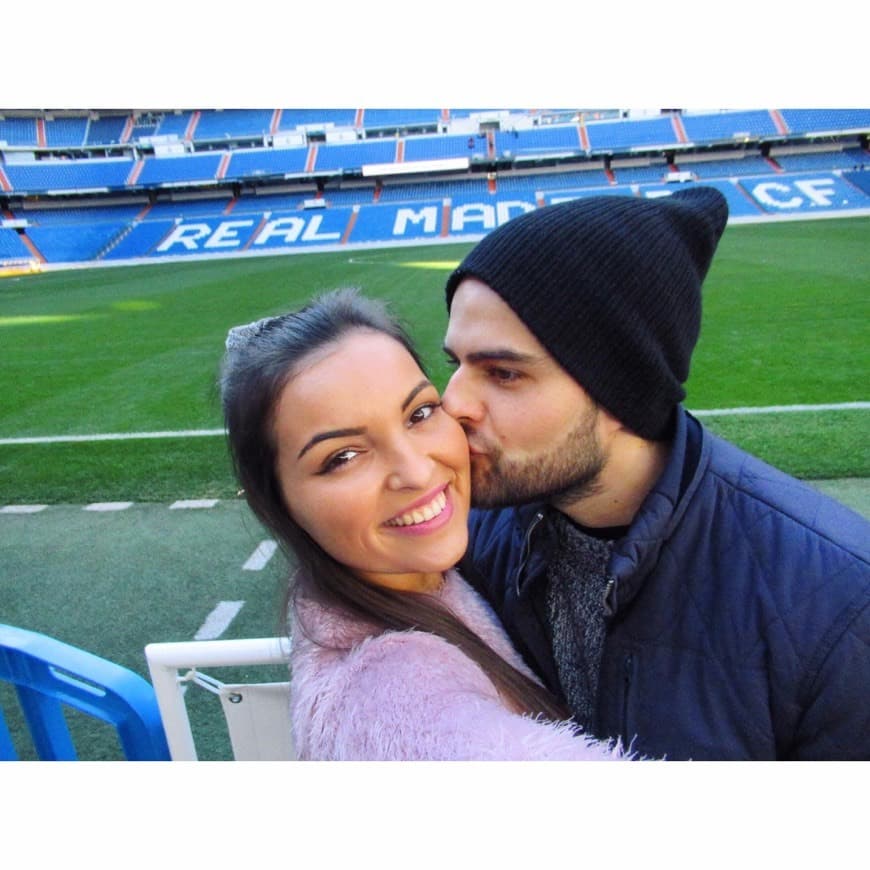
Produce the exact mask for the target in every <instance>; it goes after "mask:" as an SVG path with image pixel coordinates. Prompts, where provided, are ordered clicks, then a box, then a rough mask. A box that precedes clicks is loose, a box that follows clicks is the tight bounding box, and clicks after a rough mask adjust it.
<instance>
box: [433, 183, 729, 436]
mask: <svg viewBox="0 0 870 870" xmlns="http://www.w3.org/2000/svg"><path fill="white" fill-rule="evenodd" d="M727 221H728V205H727V202H726V200H725V197H724V196H723V195H722V194H721V193H720V192H719V191H718V190H715V189H714V188H711V187H691V188H688V189H685V190H680V191H678V192H676V193H674V194H672V195H670V196H665V197H659V198H655V199H646V198H641V197H634V196H610V195H607V196H593V197H586V198H581V199H576V200H573V201H571V202H564V203H560V204H558V205H551V206H545V207H543V208H540V209H536V210H535V211H532V212H529V213H527V214H524V215H522V216H520V217H516V218H513V219H512V220H510V221H508V222H507V223H505V224H503V225H502V226H500V227H499V228H498V229H495V230H493V231H492V232H491V233H489V234H488V235H487V236H486V237H485V238H484V239H483V240H482V241H480V242H479V243H478V244H477V245H476V246H475V247H474V249H473V250H472V251H471V252H470V253H469V254H468V256H467V257H466V258H465V259H464V260H463V261H462V263H460V265H459V267H458V268H457V269H456V271H455V272H453V273H452V274H451V275H450V277H449V278H448V280H447V308H448V311H449V309H450V305H451V303H452V301H453V294H454V293H455V291H456V288H457V287H458V286H459V284H460V282H461V281H462V280H463V279H465V278H477V279H478V280H480V281H482V282H483V283H484V284H486V285H488V286H489V287H490V288H491V289H492V290H494V291H495V292H496V293H498V294H499V296H501V297H502V299H504V301H505V302H507V303H508V305H510V307H511V308H512V309H513V310H514V312H515V313H516V314H517V315H518V316H519V318H520V320H522V321H523V323H524V324H525V325H526V327H527V328H528V329H529V330H530V331H531V332H532V333H533V334H534V335H535V337H536V338H537V339H538V341H540V342H541V344H542V345H543V346H544V347H545V348H546V349H547V350H548V351H549V352H550V353H551V354H552V355H553V357H554V358H555V359H556V360H557V361H558V362H559V364H560V365H561V366H562V367H563V368H564V369H565V370H566V371H567V372H568V373H569V374H570V375H571V376H572V377H573V378H574V379H575V380H576V381H577V382H578V383H579V384H580V385H581V386H582V387H583V389H584V390H586V392H587V393H589V395H590V396H592V398H593V399H594V400H595V401H596V402H598V403H599V404H600V405H602V406H603V407H604V408H606V409H607V410H608V411H609V412H610V413H611V414H613V415H614V416H615V417H616V418H617V419H618V420H620V421H621V422H622V423H623V424H625V425H626V426H627V427H628V428H629V429H631V430H633V431H634V432H636V433H637V434H638V435H640V436H642V437H643V438H649V439H652V440H656V439H660V438H665V437H667V436H668V434H669V429H670V425H671V421H672V417H673V411H674V408H675V407H676V405H677V404H678V403H679V402H681V401H682V400H683V399H684V398H685V395H686V393H685V390H684V389H683V386H682V385H683V383H684V382H685V381H686V379H687V378H688V376H689V363H690V361H691V356H692V351H693V349H694V347H695V343H696V342H697V340H698V333H699V331H700V328H701V284H702V282H703V281H704V278H705V276H706V274H707V270H708V269H709V268H710V262H711V260H712V259H713V253H714V251H715V250H716V245H717V244H718V242H719V239H720V238H721V236H722V233H723V231H724V230H725V224H726V223H727ZM494 337H495V336H494Z"/></svg>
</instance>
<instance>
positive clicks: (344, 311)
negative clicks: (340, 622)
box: [221, 289, 568, 719]
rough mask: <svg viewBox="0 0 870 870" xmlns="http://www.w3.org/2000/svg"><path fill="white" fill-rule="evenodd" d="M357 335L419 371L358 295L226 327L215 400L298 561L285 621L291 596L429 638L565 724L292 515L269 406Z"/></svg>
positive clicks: (464, 637)
mask: <svg viewBox="0 0 870 870" xmlns="http://www.w3.org/2000/svg"><path fill="white" fill-rule="evenodd" d="M357 330H368V331H375V332H379V333H383V334H385V335H388V336H390V337H391V338H394V339H395V340H396V341H398V342H399V343H400V344H401V345H402V346H403V347H404V348H405V349H406V350H407V351H408V353H409V354H411V356H412V357H413V358H414V360H415V361H416V363H417V364H418V365H419V366H420V369H421V370H423V365H422V362H421V360H420V357H419V355H418V354H417V352H416V350H415V349H414V346H413V344H412V342H411V340H410V338H409V337H408V334H407V332H406V331H405V330H404V328H403V327H402V325H401V324H400V323H399V322H398V321H397V320H396V319H395V318H394V317H393V316H392V315H391V314H390V313H389V312H388V310H387V308H386V306H385V305H384V304H383V303H381V302H378V301H376V300H373V299H369V298H366V297H364V296H362V295H360V294H359V293H358V292H357V291H356V290H355V289H345V290H336V291H332V292H331V293H327V294H324V295H322V296H320V297H319V298H317V299H315V300H314V301H313V302H312V303H311V304H309V305H308V306H306V307H305V308H303V309H302V310H300V311H298V312H295V313H291V314H285V315H281V316H278V317H271V318H266V319H264V320H262V321H259V322H258V323H256V324H252V325H250V326H247V327H242V328H240V329H237V330H232V331H231V334H230V336H229V338H228V340H227V353H226V356H225V358H224V363H223V369H222V373H221V398H222V403H223V410H224V419H225V422H226V427H227V433H228V439H229V447H230V453H231V456H232V459H233V464H234V467H235V471H236V475H237V477H238V480H239V483H240V484H241V486H242V488H243V489H244V494H245V498H246V499H247V502H248V504H249V506H250V507H251V509H252V511H253V512H254V514H255V515H256V516H257V517H258V518H259V520H260V521H261V522H262V523H263V524H264V525H265V526H266V527H267V528H268V529H270V530H271V532H272V533H273V534H274V535H275V537H276V538H277V539H278V541H279V542H280V543H281V545H282V547H283V548H284V550H285V551H287V552H288V553H289V554H292V556H293V557H295V560H296V563H297V565H298V568H297V570H296V572H295V574H294V578H293V581H292V582H291V584H289V585H288V594H287V598H286V600H285V610H284V613H285V615H286V614H287V612H288V608H289V607H290V606H292V604H293V601H294V598H295V597H296V596H297V595H302V596H305V597H309V598H313V599H315V600H317V601H319V602H322V603H323V604H326V605H327V606H332V607H337V608H339V609H340V610H342V611H344V612H346V613H347V614H349V615H351V616H353V617H356V618H359V619H360V620H362V621H364V622H367V623H373V624H375V625H378V626H382V627H383V628H384V629H393V630H399V631H402V630H408V629H416V630H418V631H427V632H430V633H432V634H436V635H438V636H440V637H442V638H444V639H445V640H447V641H448V642H450V643H452V644H454V645H456V646H458V647H459V648H460V649H461V650H462V651H463V652H465V654H466V655H468V656H469V657H470V658H471V659H472V660H473V661H475V662H476V663H477V664H478V665H479V666H480V667H481V668H482V669H483V670H484V672H485V673H486V674H487V675H488V676H489V678H490V679H491V680H492V681H493V682H494V683H495V685H496V687H497V688H498V689H499V690H500V692H501V693H502V694H503V695H504V696H506V697H507V698H508V699H509V700H510V701H511V702H512V703H513V704H514V706H516V707H517V708H518V709H520V710H522V711H523V712H527V713H531V714H542V715H544V716H545V717H547V718H550V719H564V718H567V716H568V714H567V711H566V710H565V709H564V708H562V707H561V706H560V705H559V704H558V703H557V702H556V700H555V699H554V698H553V697H552V696H551V695H550V693H549V692H547V690H546V689H544V688H543V687H541V686H540V685H539V684H538V683H536V682H535V681H534V680H531V679H529V678H528V677H527V676H526V675H525V674H523V673H521V672H520V671H518V670H517V669H516V668H514V667H512V666H511V665H510V664H508V663H507V662H506V661H505V660H504V659H502V658H501V656H499V655H498V654H497V653H496V652H494V651H493V650H492V649H491V648H490V647H489V646H487V644H485V643H484V642H483V641H482V640H481V639H480V638H479V637H478V636H477V635H476V634H475V633H474V632H472V631H471V630H470V629H469V628H468V627H467V626H466V625H465V624H464V623H463V622H462V621H461V620H460V619H458V618H457V617H456V616H455V615H454V614H453V613H452V612H450V611H449V610H448V609H447V608H446V607H445V606H444V605H442V604H441V603H440V602H439V601H438V600H437V599H436V598H434V597H432V596H430V595H425V594H420V593H410V592H400V591H396V590H392V589H388V588H386V587H381V586H377V585H375V584H372V583H368V582H365V581H363V580H361V579H360V578H359V577H357V576H356V575H355V574H354V573H353V572H352V571H350V569H348V568H347V567H346V566H344V565H343V564H341V563H339V562H337V561H336V560H335V559H333V558H332V557H331V556H330V555H329V554H328V553H326V552H325V551H324V550H323V548H322V547H320V545H319V544H317V543H316V542H315V541H314V540H313V539H312V538H311V537H310V536H309V535H308V534H307V533H306V532H305V531H304V530H303V529H302V528H300V526H299V525H297V523H296V522H294V520H293V519H292V518H291V516H290V511H289V510H288V505H287V504H286V502H285V499H284V495H283V493H282V490H281V486H280V483H279V481H278V476H277V473H276V468H277V458H278V456H277V445H276V443H275V438H274V433H273V424H274V416H273V415H274V408H275V405H276V402H277V400H278V398H279V396H280V394H281V391H282V390H283V388H284V386H285V385H286V384H287V383H288V381H289V380H290V379H291V378H292V377H294V375H295V374H296V373H297V371H298V368H299V365H300V364H301V363H302V362H303V361H304V360H305V358H306V357H308V355H309V354H311V353H312V352H313V351H314V350H316V349H318V348H320V347H323V346H324V345H327V344H331V343H334V342H336V341H338V340H339V339H341V337H342V336H344V335H346V334H348V333H350V332H354V331H357Z"/></svg>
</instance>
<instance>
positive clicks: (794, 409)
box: [691, 402, 870, 417]
mask: <svg viewBox="0 0 870 870" xmlns="http://www.w3.org/2000/svg"><path fill="white" fill-rule="evenodd" d="M867 410H870V402H841V403H840V404H830V405H768V406H767V407H764V408H752V407H749V408H713V409H712V410H709V411H691V413H692V414H693V415H694V416H695V417H739V416H742V415H744V414H799V413H801V412H803V411H867Z"/></svg>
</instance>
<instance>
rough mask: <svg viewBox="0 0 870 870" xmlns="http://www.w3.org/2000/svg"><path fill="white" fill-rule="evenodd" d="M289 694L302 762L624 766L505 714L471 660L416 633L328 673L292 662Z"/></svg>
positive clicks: (617, 755)
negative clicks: (600, 763)
mask: <svg viewBox="0 0 870 870" xmlns="http://www.w3.org/2000/svg"><path fill="white" fill-rule="evenodd" d="M310 664H312V665H313V664H314V663H313V662H312V663H310ZM300 669H301V670H300ZM292 695H293V722H294V732H295V735H294V736H295V741H296V747H297V751H298V752H299V755H300V757H301V758H309V759H315V760H316V759H321V760H326V759H332V760H430V761H438V760H464V761H486V760H499V761H520V760H529V761H573V760H577V761H580V760H582V761H593V760H596V761H601V760H628V756H626V755H625V754H624V753H623V752H622V751H621V749H620V748H619V747H616V746H611V745H609V744H604V743H600V742H596V741H593V740H591V739H586V738H584V737H582V736H576V735H575V731H574V730H573V729H572V727H571V726H570V725H569V724H567V723H552V722H545V721H543V720H536V719H533V718H531V717H529V716H522V715H518V714H515V713H513V712H511V711H510V710H509V709H507V708H506V707H505V706H504V705H503V704H502V702H501V701H500V699H499V697H498V694H497V693H496V690H495V687H494V686H493V684H492V682H491V681H490V680H489V679H488V678H487V677H486V675H485V674H484V673H483V671H482V670H481V669H480V668H479V667H478V666H477V665H476V664H475V663H474V662H472V661H471V660H470V659H468V658H467V657H466V656H465V655H464V654H463V653H462V652H461V651H460V650H458V649H457V648H456V647H454V646H452V645H451V644H449V643H447V642H446V641H444V640H443V639H441V638H438V637H435V636H432V635H428V634H425V633H422V632H389V633H386V634H382V635H379V636H377V637H373V638H369V639H367V640H365V641H364V642H363V643H361V644H360V645H359V646H358V647H356V648H355V649H354V650H353V651H352V652H351V653H350V654H349V655H347V656H345V657H342V659H341V661H340V662H339V661H334V662H333V664H331V665H330V666H328V667H325V666H324V663H323V662H320V663H319V666H314V667H312V668H311V669H310V671H308V670H307V668H306V663H305V661H304V660H302V661H298V662H297V663H296V670H295V671H294V687H293V692H292Z"/></svg>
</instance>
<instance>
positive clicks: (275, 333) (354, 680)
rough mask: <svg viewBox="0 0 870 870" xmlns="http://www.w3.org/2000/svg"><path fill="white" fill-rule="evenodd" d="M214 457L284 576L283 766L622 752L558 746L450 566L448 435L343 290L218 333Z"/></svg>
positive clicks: (459, 491) (360, 301)
mask: <svg viewBox="0 0 870 870" xmlns="http://www.w3.org/2000/svg"><path fill="white" fill-rule="evenodd" d="M222 399H223V406H224V414H225V419H226V424H227V430H228V433H229V442H230V449H231V452H232V456H233V461H234V464H235V468H236V473H237V475H238V478H239V481H240V483H241V485H242V487H243V488H244V492H245V496H246V498H247V500H248V503H249V505H250V506H251V508H252V509H253V511H254V513H255V514H256V515H257V516H258V517H259V519H260V520H261V521H262V522H263V523H264V524H265V525H266V527H267V528H269V529H270V530H271V531H272V533H273V534H274V535H275V536H276V538H277V539H278V540H279V541H280V542H281V543H282V545H283V546H284V547H285V549H287V550H288V551H290V552H291V553H292V554H293V556H294V557H295V560H296V563H297V565H298V569H297V571H296V574H295V578H294V584H293V587H292V589H291V594H290V598H289V602H288V603H289V610H290V632H291V635H292V637H293V647H292V658H291V674H292V676H291V708H292V709H291V713H292V721H293V729H294V739H295V745H296V749H297V752H298V754H299V757H300V758H305V759H345V760H351V759H353V760H391V759H428V760H438V759H465V760H482V759H500V760H514V759H537V760H544V759H550V760H568V759H582V760H603V759H615V758H623V757H625V756H623V754H622V751H621V749H620V748H619V747H618V746H611V745H609V744H603V743H598V742H595V741H593V740H591V739H587V738H584V737H583V736H579V735H577V734H576V731H575V729H574V728H573V727H572V726H571V724H570V723H568V722H565V721H560V720H564V719H565V713H564V711H563V710H562V708H561V707H560V706H559V705H558V704H557V703H556V702H555V701H554V699H553V698H552V697H551V696H550V695H549V694H548V693H547V692H546V691H545V689H544V688H543V687H542V686H541V685H540V683H539V682H538V681H537V680H536V679H535V678H534V677H533V676H532V674H531V672H530V671H529V670H528V669H527V668H526V666H525V665H524V663H523V662H522V660H521V659H520V657H519V656H518V654H517V653H516V652H515V651H514V650H513V649H512V647H511V645H510V643H509V641H508V639H507V637H506V635H505V634H504V632H503V630H502V629H501V627H500V625H499V624H498V622H497V620H496V618H495V616H494V615H493V613H492V612H491V610H490V609H489V608H488V606H487V605H486V604H485V603H484V602H483V600H482V599H481V598H479V597H478V596H477V594H476V593H475V592H474V591H473V590H472V589H471V588H470V587H469V586H468V585H467V584H466V583H465V581H464V580H463V579H462V578H461V577H460V576H459V575H458V574H457V573H456V572H455V571H454V570H453V569H452V568H453V566H454V565H455V564H456V563H457V562H458V561H459V558H460V556H461V555H462V554H463V552H464V550H465V547H466V544H467V528H466V520H467V516H468V509H469V482H470V474H469V458H468V448H467V444H466V440H465V435H464V433H463V431H462V429H461V427H460V426H459V424H458V423H457V422H456V421H455V420H453V419H452V418H451V417H450V416H449V415H447V414H446V413H445V412H444V411H443V410H442V409H441V405H440V401H439V395H438V391H437V390H436V389H435V387H434V386H433V385H432V383H431V382H430V381H429V380H428V378H427V377H426V375H425V374H424V372H423V368H422V365H421V363H420V360H419V358H418V356H417V354H416V353H415V351H414V349H413V347H412V345H411V343H410V341H409V339H408V338H407V336H406V334H405V333H404V332H403V330H402V329H401V327H400V326H399V325H398V324H397V323H396V322H395V321H394V320H393V319H392V318H391V317H390V316H389V315H388V314H387V313H386V310H385V309H384V307H383V306H382V305H380V304H379V303H376V302H374V301H373V300H369V299H366V298H364V297H362V296H360V295H358V294H357V293H356V292H355V291H353V290H344V291H336V292H333V293H330V294H327V295H325V296H323V297H321V298H320V299H318V300H316V301H315V302H313V303H312V304H311V305H309V306H308V307H306V308H304V309H303V310H302V311H299V312H297V313H292V314H287V315H283V316H279V317H271V318H266V319H264V320H261V321H258V322H256V323H254V324H250V325H248V326H245V327H237V328H235V329H233V330H231V331H230V334H229V336H228V338H227V353H226V357H225V360H224V368H223V375H222Z"/></svg>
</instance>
